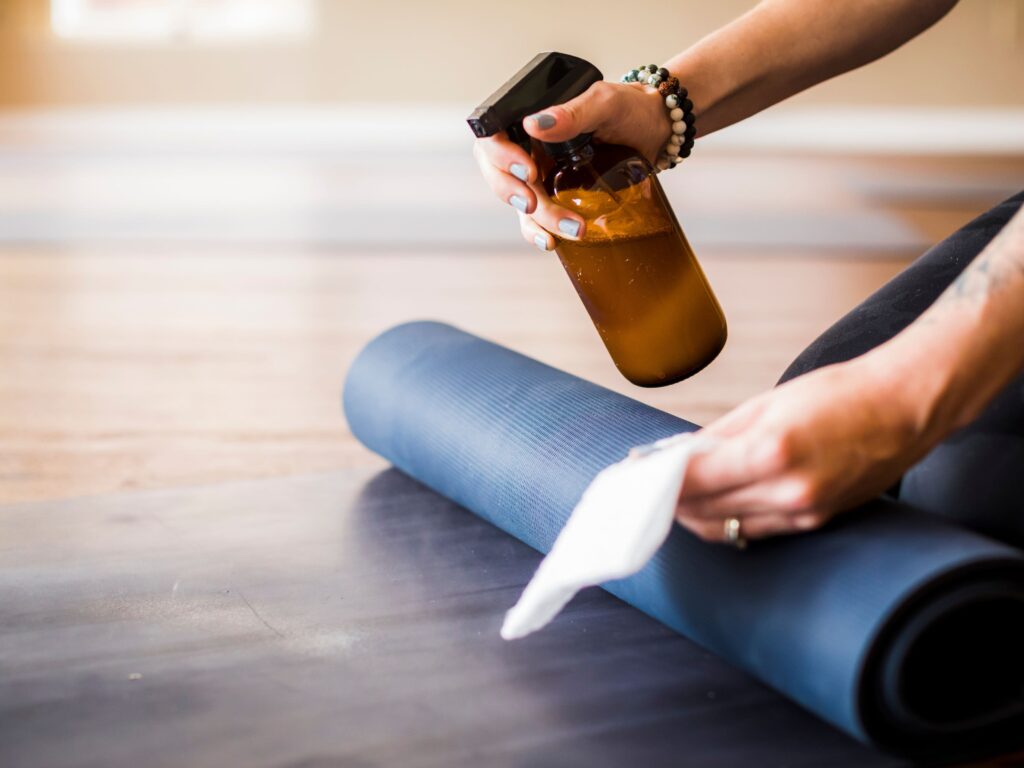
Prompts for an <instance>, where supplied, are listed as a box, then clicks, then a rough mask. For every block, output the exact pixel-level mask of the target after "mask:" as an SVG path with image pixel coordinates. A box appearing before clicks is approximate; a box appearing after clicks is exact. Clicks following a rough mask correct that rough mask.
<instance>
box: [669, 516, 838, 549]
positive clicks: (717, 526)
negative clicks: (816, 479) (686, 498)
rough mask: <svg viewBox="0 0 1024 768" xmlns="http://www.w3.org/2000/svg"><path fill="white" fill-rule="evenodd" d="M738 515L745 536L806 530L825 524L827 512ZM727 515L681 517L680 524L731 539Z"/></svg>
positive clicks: (706, 534)
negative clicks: (727, 529) (711, 518)
mask: <svg viewBox="0 0 1024 768" xmlns="http://www.w3.org/2000/svg"><path fill="white" fill-rule="evenodd" d="M736 517H737V519H738V520H739V521H740V537H741V538H742V539H745V540H754V539H765V538H768V537H770V536H782V535H788V534H794V533H803V532H805V531H809V530H811V529H813V528H817V527H819V526H821V525H823V524H824V523H825V522H826V521H827V519H828V518H827V516H826V515H823V514H813V513H812V514H807V515H759V516H753V517H742V516H736ZM727 519H728V518H718V519H714V520H706V519H695V518H692V517H681V518H679V524H680V525H682V526H683V527H684V528H686V529H687V530H689V531H690V532H691V533H694V534H696V535H697V536H699V537H700V538H702V539H704V540H705V541H711V542H717V543H729V538H728V535H727V534H726V531H725V525H726V523H725V521H726V520H727Z"/></svg>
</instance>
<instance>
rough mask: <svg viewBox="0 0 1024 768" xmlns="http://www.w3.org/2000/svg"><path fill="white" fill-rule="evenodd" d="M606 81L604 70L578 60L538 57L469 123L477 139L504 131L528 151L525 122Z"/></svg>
mask: <svg viewBox="0 0 1024 768" xmlns="http://www.w3.org/2000/svg"><path fill="white" fill-rule="evenodd" d="M603 79H604V75H602V74H601V70H599V69H598V68H597V67H595V66H594V65H593V64H591V63H590V62H589V61H585V60H584V59H581V58H579V57H577V56H570V55H569V54H567V53H538V54H537V55H536V56H534V57H533V59H532V60H531V61H530V62H529V63H528V64H527V65H526V66H525V67H523V68H522V69H521V70H519V71H518V72H517V73H516V74H515V75H514V76H513V77H512V79H511V80H509V81H508V82H506V83H505V84H504V85H503V86H501V88H499V89H498V90H496V91H495V92H494V93H492V94H491V95H490V96H488V97H487V98H486V99H485V100H484V102H483V103H482V104H481V105H480V106H479V107H477V108H476V109H475V110H473V114H471V115H470V116H469V118H468V119H467V120H466V122H468V123H469V127H470V129H472V131H473V135H475V136H477V137H478V138H483V137H485V136H493V135H494V134H496V133H500V132H501V131H505V132H506V133H507V134H508V136H509V138H510V139H512V141H514V142H516V143H517V144H519V145H520V146H521V147H523V148H524V149H526V150H527V151H529V149H530V136H529V134H528V133H526V131H525V130H524V129H523V118H525V117H527V116H528V115H532V114H534V113H535V112H539V111H541V110H542V109H546V108H547V107H550V106H552V105H554V104H562V103H564V102H566V101H569V100H570V99H572V98H575V97H576V96H579V95H580V94H581V93H583V92H584V91H586V90H587V89H588V88H589V87H590V86H592V85H593V84H594V83H596V82H598V81H600V80H603ZM564 143H566V142H559V144H564Z"/></svg>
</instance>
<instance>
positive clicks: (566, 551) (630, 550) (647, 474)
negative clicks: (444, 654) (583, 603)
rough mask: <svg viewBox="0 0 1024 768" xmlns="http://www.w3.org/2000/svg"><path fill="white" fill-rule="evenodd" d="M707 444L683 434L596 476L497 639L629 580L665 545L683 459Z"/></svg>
mask: <svg viewBox="0 0 1024 768" xmlns="http://www.w3.org/2000/svg"><path fill="white" fill-rule="evenodd" d="M710 442H711V441H710V440H708V439H704V438H699V437H696V436H695V435H694V434H693V433H683V434H680V435H674V436H673V437H668V438H665V439H664V440H659V441H658V442H656V443H651V444H650V445H644V446H640V447H638V448H634V449H633V450H632V451H631V452H630V454H629V456H628V457H626V458H625V459H623V460H622V461H620V462H618V463H617V464H612V465H611V466H609V467H606V468H605V469H603V470H601V472H600V473H599V474H598V475H597V477H595V478H594V480H593V482H591V484H590V485H589V486H588V487H587V489H586V490H585V491H584V492H583V496H582V497H581V498H580V501H579V503H578V504H577V505H576V508H575V509H574V510H573V512H572V515H570V517H569V520H568V521H567V522H566V524H565V527H564V528H563V529H562V531H561V533H559V534H558V538H557V539H556V540H555V544H554V546H553V547H552V548H551V551H550V552H549V553H548V555H547V557H545V558H544V560H543V561H542V562H541V564H540V567H539V568H537V572H536V573H535V574H534V576H533V578H532V579H531V580H530V583H529V584H527V585H526V589H525V590H524V591H523V594H522V596H521V597H520V598H519V602H518V603H516V604H515V606H513V608H512V609H511V610H510V611H509V612H508V613H507V614H506V615H505V623H504V624H503V625H502V627H501V636H502V637H503V638H505V639H506V640H515V639H516V638H520V637H525V636H526V635H528V634H530V633H531V632H536V631H537V630H538V629H541V628H542V627H544V626H545V625H546V624H547V623H548V622H549V621H551V620H552V619H553V618H555V616H556V615H557V614H558V612H559V611H561V610H562V608H564V607H565V605H566V603H568V602H569V601H570V600H571V599H572V597H573V595H575V594H576V593H577V592H579V591H580V590H581V589H583V588H584V587H589V586H594V585H597V584H603V583H604V582H606V581H612V580H614V579H622V578H625V577H626V576H630V575H632V574H634V573H636V572H637V571H639V570H640V569H641V568H643V567H644V565H646V564H647V561H648V560H650V559H651V558H652V557H654V553H655V552H657V551H658V549H659V548H660V547H661V545H662V544H663V543H664V542H665V539H667V538H668V534H669V532H670V531H671V530H672V521H673V520H674V518H675V509H676V503H677V501H678V498H679V492H680V491H681V490H682V487H683V479H684V477H685V476H686V467H687V465H688V464H689V461H690V457H691V456H692V455H693V454H694V453H697V452H699V451H703V450H707V449H708V448H709V447H710Z"/></svg>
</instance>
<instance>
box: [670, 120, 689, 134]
mask: <svg viewBox="0 0 1024 768" xmlns="http://www.w3.org/2000/svg"><path fill="white" fill-rule="evenodd" d="M685 130H686V123H684V122H683V121H682V120H676V121H675V122H674V123H672V133H674V134H676V135H677V136H680V135H682V133H683V131H685Z"/></svg>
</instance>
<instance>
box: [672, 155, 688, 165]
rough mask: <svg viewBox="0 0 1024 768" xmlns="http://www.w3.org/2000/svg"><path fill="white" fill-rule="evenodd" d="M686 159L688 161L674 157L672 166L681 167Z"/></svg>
mask: <svg viewBox="0 0 1024 768" xmlns="http://www.w3.org/2000/svg"><path fill="white" fill-rule="evenodd" d="M685 159H686V158H685V157H673V158H672V164H673V165H679V164H680V163H681V162H683V160H685Z"/></svg>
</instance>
